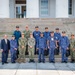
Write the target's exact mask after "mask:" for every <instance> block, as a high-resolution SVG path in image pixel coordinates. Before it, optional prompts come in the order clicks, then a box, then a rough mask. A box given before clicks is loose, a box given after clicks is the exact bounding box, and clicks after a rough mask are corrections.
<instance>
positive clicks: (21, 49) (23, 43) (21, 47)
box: [18, 33, 27, 63]
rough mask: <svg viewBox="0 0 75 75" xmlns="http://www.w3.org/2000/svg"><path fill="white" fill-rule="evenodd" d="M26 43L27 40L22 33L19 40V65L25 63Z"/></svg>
mask: <svg viewBox="0 0 75 75" xmlns="http://www.w3.org/2000/svg"><path fill="white" fill-rule="evenodd" d="M26 43H27V39H26V38H25V37H24V33H22V37H21V38H20V39H19V58H18V62H19V63H20V62H25V51H26Z"/></svg>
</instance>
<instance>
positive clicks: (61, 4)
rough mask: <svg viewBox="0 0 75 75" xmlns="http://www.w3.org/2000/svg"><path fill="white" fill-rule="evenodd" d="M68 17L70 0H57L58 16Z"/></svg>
mask: <svg viewBox="0 0 75 75" xmlns="http://www.w3.org/2000/svg"><path fill="white" fill-rule="evenodd" d="M68 17H69V15H68V0H56V18H68Z"/></svg>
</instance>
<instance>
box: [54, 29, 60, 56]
mask: <svg viewBox="0 0 75 75" xmlns="http://www.w3.org/2000/svg"><path fill="white" fill-rule="evenodd" d="M54 36H55V39H56V40H57V45H58V47H57V48H56V50H55V55H59V52H60V51H59V41H60V38H61V33H60V32H59V28H56V32H55V33H54Z"/></svg>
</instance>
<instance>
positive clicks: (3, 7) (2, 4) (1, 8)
mask: <svg viewBox="0 0 75 75" xmlns="http://www.w3.org/2000/svg"><path fill="white" fill-rule="evenodd" d="M0 18H9V0H0Z"/></svg>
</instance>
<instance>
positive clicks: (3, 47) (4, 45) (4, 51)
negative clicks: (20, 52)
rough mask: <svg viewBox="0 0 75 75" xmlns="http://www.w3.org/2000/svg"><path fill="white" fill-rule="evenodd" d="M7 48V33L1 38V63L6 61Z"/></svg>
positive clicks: (8, 45)
mask: <svg viewBox="0 0 75 75" xmlns="http://www.w3.org/2000/svg"><path fill="white" fill-rule="evenodd" d="M9 50H10V41H9V40H8V39H7V35H4V39H2V40H1V52H2V65H4V64H5V63H8V62H7V58H8V54H9Z"/></svg>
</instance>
